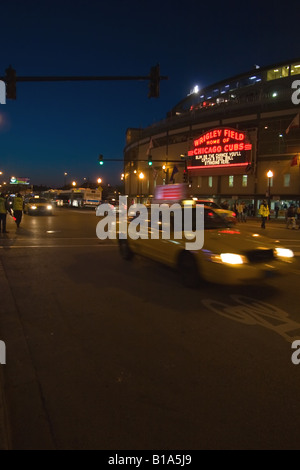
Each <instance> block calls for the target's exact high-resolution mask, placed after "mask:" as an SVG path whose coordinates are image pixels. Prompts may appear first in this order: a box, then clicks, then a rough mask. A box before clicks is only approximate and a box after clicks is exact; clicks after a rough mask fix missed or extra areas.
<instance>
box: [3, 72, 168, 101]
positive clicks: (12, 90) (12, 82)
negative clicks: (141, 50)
mask: <svg viewBox="0 0 300 470" xmlns="http://www.w3.org/2000/svg"><path fill="white" fill-rule="evenodd" d="M0 80H2V81H4V82H5V83H6V87H7V90H6V95H7V98H8V99H14V100H15V99H16V82H83V81H84V82H93V81H94V82H95V81H130V80H138V81H143V80H149V94H148V97H149V98H158V97H159V85H160V81H161V80H168V77H166V76H161V75H160V69H159V65H156V66H155V67H151V70H150V75H137V76H136V75H130V76H126V75H121V76H113V75H104V76H100V75H95V76H45V77H35V76H29V77H19V76H17V74H16V71H15V70H14V69H13V68H12V66H9V67H8V69H6V75H5V76H4V77H0Z"/></svg>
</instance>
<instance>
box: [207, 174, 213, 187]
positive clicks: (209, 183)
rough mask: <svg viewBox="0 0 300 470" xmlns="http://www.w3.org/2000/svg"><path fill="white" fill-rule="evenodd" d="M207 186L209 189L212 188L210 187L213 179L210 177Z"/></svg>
mask: <svg viewBox="0 0 300 470" xmlns="http://www.w3.org/2000/svg"><path fill="white" fill-rule="evenodd" d="M208 186H209V188H212V186H213V177H212V176H209V177H208Z"/></svg>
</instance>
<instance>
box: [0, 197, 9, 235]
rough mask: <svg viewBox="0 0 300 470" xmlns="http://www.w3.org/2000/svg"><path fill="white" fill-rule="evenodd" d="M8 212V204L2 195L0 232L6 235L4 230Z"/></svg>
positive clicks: (0, 198)
mask: <svg viewBox="0 0 300 470" xmlns="http://www.w3.org/2000/svg"><path fill="white" fill-rule="evenodd" d="M7 212H9V207H8V202H7V199H6V198H5V195H4V194H0V232H2V233H8V232H7V230H6V216H7Z"/></svg>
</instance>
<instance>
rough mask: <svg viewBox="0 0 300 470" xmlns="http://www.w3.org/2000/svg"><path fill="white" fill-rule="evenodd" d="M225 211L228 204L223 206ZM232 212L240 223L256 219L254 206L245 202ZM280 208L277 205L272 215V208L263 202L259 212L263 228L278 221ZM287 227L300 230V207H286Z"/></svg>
mask: <svg viewBox="0 0 300 470" xmlns="http://www.w3.org/2000/svg"><path fill="white" fill-rule="evenodd" d="M221 205H222V208H223V209H226V208H228V204H227V205H226V201H225V203H223V204H221ZM232 210H233V211H234V212H235V213H236V217H237V221H238V222H246V221H247V218H248V217H251V218H253V217H255V210H254V206H253V204H249V205H247V204H246V203H245V202H244V201H238V202H236V203H235V204H234V206H233V207H232ZM278 214H279V206H278V205H277V204H276V205H275V210H274V212H273V214H271V211H270V208H269V206H268V203H267V201H266V200H263V201H262V203H261V205H260V207H259V210H258V216H260V217H261V219H262V224H261V227H262V228H265V223H266V221H267V220H270V219H271V217H272V219H278V218H279V217H278ZM284 214H285V225H286V228H292V229H299V228H300V205H298V206H297V205H295V204H291V205H290V206H289V207H287V206H286V207H285V213H284Z"/></svg>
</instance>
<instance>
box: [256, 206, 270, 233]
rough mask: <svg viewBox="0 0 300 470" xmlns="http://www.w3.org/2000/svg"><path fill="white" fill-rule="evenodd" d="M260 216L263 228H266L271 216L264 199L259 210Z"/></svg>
mask: <svg viewBox="0 0 300 470" xmlns="http://www.w3.org/2000/svg"><path fill="white" fill-rule="evenodd" d="M259 215H260V216H261V228H266V220H267V219H268V217H269V215H270V210H269V206H268V204H267V201H266V200H265V199H264V200H263V202H262V204H261V206H260V208H259Z"/></svg>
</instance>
